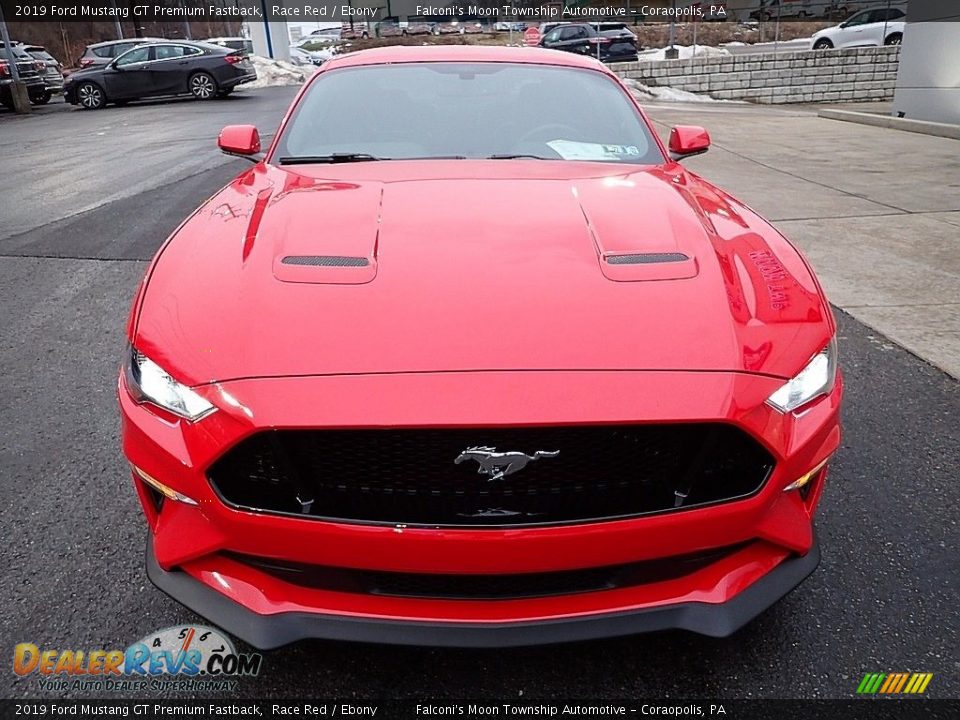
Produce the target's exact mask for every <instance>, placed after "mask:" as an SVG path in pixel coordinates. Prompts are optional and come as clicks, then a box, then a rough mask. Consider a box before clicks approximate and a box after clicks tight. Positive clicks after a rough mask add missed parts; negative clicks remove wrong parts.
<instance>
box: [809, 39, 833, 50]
mask: <svg viewBox="0 0 960 720" xmlns="http://www.w3.org/2000/svg"><path fill="white" fill-rule="evenodd" d="M832 48H833V43H832V42H830V41H829V40H827V39H826V38H820V39H819V40H817V41H816V42H815V43H814V44H813V49H814V50H830V49H832Z"/></svg>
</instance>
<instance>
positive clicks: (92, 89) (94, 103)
mask: <svg viewBox="0 0 960 720" xmlns="http://www.w3.org/2000/svg"><path fill="white" fill-rule="evenodd" d="M77 102H78V103H79V105H80V107H82V108H83V109H84V110H101V109H103V107H104V106H105V105H106V104H107V95H106V93H105V92H103V88H102V87H100V86H99V85H97V84H96V83H92V82H82V83H80V84H79V85H78V86H77Z"/></svg>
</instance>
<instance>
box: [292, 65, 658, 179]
mask: <svg viewBox="0 0 960 720" xmlns="http://www.w3.org/2000/svg"><path fill="white" fill-rule="evenodd" d="M377 107H389V108H390V122H384V121H383V119H382V117H380V116H379V115H378V114H377V113H375V112H373V110H374V109H375V108H377ZM332 153H367V154H370V155H373V156H375V157H378V158H394V159H404V158H431V157H450V156H454V157H464V158H488V157H490V156H492V155H532V156H534V157H537V158H542V159H544V160H560V159H566V160H596V161H603V162H621V163H634V164H660V163H662V162H663V156H662V155H661V153H660V150H659V147H658V146H657V144H656V142H655V140H654V139H653V137H652V134H651V132H650V130H649V128H648V127H647V125H646V123H645V122H644V121H643V119H642V117H641V116H640V113H639V112H638V110H637V108H636V106H635V105H634V103H633V102H632V101H631V99H630V96H629V95H628V94H627V93H626V92H625V91H624V90H623V88H622V87H621V86H620V85H619V84H618V83H617V82H616V81H615V80H614V79H612V78H610V77H607V76H606V75H605V74H602V73H599V72H596V71H594V70H586V69H581V68H572V67H555V66H544V65H533V64H519V63H517V64H515V63H398V64H394V65H370V66H363V67H348V68H343V69H340V70H333V71H328V72H325V73H322V74H321V75H319V76H317V78H316V80H314V81H313V82H312V83H311V84H310V85H309V86H308V87H307V89H306V91H305V92H304V94H303V97H302V98H301V99H300V101H299V102H298V103H297V105H296V106H295V108H294V110H293V114H292V115H291V117H290V120H289V121H288V122H287V124H286V126H285V128H284V131H283V133H282V135H281V138H280V139H279V141H278V143H277V149H276V151H275V152H274V154H273V157H275V158H281V157H288V156H307V155H309V156H317V155H320V156H325V155H330V154H332Z"/></svg>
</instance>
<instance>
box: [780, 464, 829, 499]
mask: <svg viewBox="0 0 960 720" xmlns="http://www.w3.org/2000/svg"><path fill="white" fill-rule="evenodd" d="M829 459H830V458H827V459H826V460H824V461H823V462H822V463H820V464H819V465H817V466H816V467H815V468H813V470H811V471H810V472H807V473H804V474H803V475H801V476H800V477H799V478H797V479H796V480H794V481H793V482H792V483H790V484H789V485H787V486H786V487H785V488H784V489H783V491H784V492H790V491H791V490H802V489H803V488H805V487H807V485H808V484H809V483H810V481H811V480H813V478H815V477H816V476H817V473H818V472H820V471H821V470H823V469H824V468H825V467H826V466H827V462H828V461H829Z"/></svg>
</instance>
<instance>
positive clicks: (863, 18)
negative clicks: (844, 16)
mask: <svg viewBox="0 0 960 720" xmlns="http://www.w3.org/2000/svg"><path fill="white" fill-rule="evenodd" d="M872 14H873V10H861V11H860V12H858V13H857V14H856V15H851V16H850V19H849V20H847V24H846V27H853V26H854V25H863V24H864V23H868V22H870V16H871V15H872Z"/></svg>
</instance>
